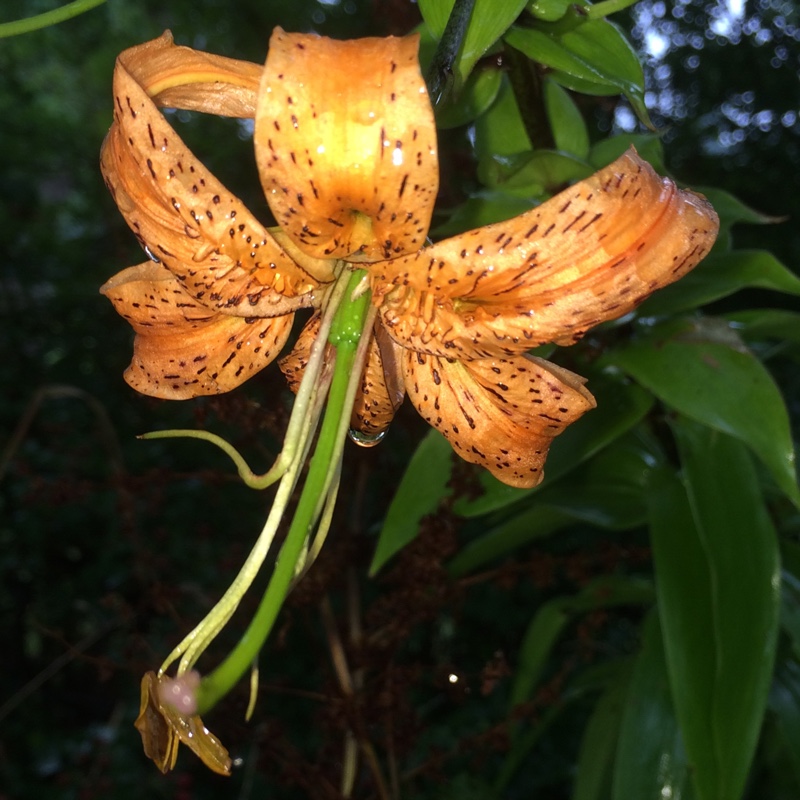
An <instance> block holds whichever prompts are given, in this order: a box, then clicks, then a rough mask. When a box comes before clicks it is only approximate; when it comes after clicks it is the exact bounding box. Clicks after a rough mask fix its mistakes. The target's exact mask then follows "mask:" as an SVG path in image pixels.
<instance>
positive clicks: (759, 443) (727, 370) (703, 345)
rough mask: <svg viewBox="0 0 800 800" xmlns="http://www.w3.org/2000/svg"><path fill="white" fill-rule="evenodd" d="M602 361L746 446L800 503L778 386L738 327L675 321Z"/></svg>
mask: <svg viewBox="0 0 800 800" xmlns="http://www.w3.org/2000/svg"><path fill="white" fill-rule="evenodd" d="M604 358H605V359H606V360H607V361H608V362H610V363H613V364H615V365H616V366H619V367H621V368H622V369H623V370H625V371H626V372H628V373H629V374H630V375H631V376H632V377H633V378H634V379H635V380H637V381H638V382H639V383H641V384H642V385H643V386H645V387H646V388H648V389H649V390H650V391H652V392H653V394H655V395H656V396H657V397H658V398H659V399H660V400H662V401H663V402H664V403H665V404H666V405H667V406H670V407H671V408H674V409H675V410H677V411H680V412H681V413H683V414H686V416H688V417H691V418H692V419H694V420H697V421H698V422H701V423H703V424H705V425H709V426H710V427H712V428H715V429H716V430H719V431H723V432H725V433H729V434H731V435H732V436H735V437H737V438H739V439H741V440H742V441H743V442H745V443H747V444H748V445H749V446H750V447H751V448H752V449H753V451H754V452H755V453H756V454H757V455H758V457H759V458H760V459H761V460H762V461H763V462H764V464H765V465H766V466H767V467H768V468H769V470H770V472H771V474H772V476H773V478H774V479H775V482H776V483H777V484H778V486H779V487H780V488H781V490H782V491H783V492H784V493H785V494H786V495H787V496H788V497H789V498H790V499H791V500H792V501H793V502H794V503H795V504H796V505H800V490H798V486H797V478H796V475H795V460H794V449H793V444H792V436H791V430H790V427H789V416H788V413H787V411H786V406H785V405H784V402H783V398H782V397H781V393H780V390H779V389H778V387H777V386H776V385H775V382H774V381H773V379H772V376H771V375H770V374H769V372H768V371H767V370H766V369H765V368H764V366H763V365H762V364H761V362H760V361H759V360H758V359H757V358H756V357H755V356H754V355H752V354H751V353H749V352H747V351H746V350H743V349H742V348H741V347H740V346H738V345H737V342H736V337H735V332H734V331H732V330H730V329H728V330H727V332H726V329H725V328H720V326H719V325H718V324H717V323H714V322H712V323H709V322H708V321H703V320H696V321H693V320H674V321H672V322H669V323H665V324H663V325H659V326H656V327H655V328H653V329H652V330H651V331H649V332H648V334H647V335H646V336H642V337H641V338H639V339H638V340H636V341H635V342H634V343H632V344H631V345H629V346H628V347H625V348H623V349H620V350H616V351H613V352H609V353H608V354H606V356H605V357H604Z"/></svg>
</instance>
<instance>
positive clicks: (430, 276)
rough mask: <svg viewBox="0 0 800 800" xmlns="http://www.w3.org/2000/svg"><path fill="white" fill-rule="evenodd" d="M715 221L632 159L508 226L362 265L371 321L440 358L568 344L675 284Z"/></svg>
mask: <svg viewBox="0 0 800 800" xmlns="http://www.w3.org/2000/svg"><path fill="white" fill-rule="evenodd" d="M718 227H719V222H718V219H717V215H716V213H715V212H714V210H713V208H712V207H711V205H710V204H709V203H708V202H707V201H706V200H705V198H703V197H702V196H700V195H697V194H694V193H692V192H689V191H684V190H680V189H678V188H677V187H676V186H675V184H674V183H673V182H672V181H671V180H669V179H668V178H661V177H659V176H658V175H657V174H656V173H655V172H654V171H653V169H652V167H651V166H650V165H649V164H648V163H647V162H646V161H643V160H642V159H641V158H640V157H639V156H638V155H637V154H636V152H635V151H634V150H629V151H628V152H627V153H626V154H625V155H623V156H622V157H621V158H619V159H617V161H615V162H614V163H613V164H611V165H610V166H608V167H606V168H605V169H602V170H600V171H599V172H597V173H596V174H594V175H592V176H591V177H590V178H588V179H586V180H584V181H581V182H580V183H577V184H576V185H574V186H572V187H571V188H569V189H566V190H565V191H563V192H561V193H560V194H558V195H557V196H556V197H553V198H552V199H550V200H548V201H547V202H546V203H544V204H542V205H541V206H539V207H538V208H535V209H533V210H532V211H529V212H527V213H525V214H522V215H521V216H518V217H516V218H515V219H512V220H509V221H507V222H501V223H497V224H494V225H489V226H486V227H484V228H479V229H477V230H473V231H469V232H467V233H464V234H462V235H461V236H458V237H455V238H452V239H447V240H445V241H443V242H440V243H438V244H435V245H433V246H432V247H429V248H426V249H425V250H423V251H421V252H419V253H416V254H414V255H411V256H405V257H401V258H397V259H394V260H393V261H389V262H383V263H378V264H374V265H370V267H369V269H370V271H371V273H372V285H373V292H374V294H376V295H377V296H378V297H380V296H384V300H383V305H382V308H381V314H382V317H383V321H384V323H385V324H386V326H387V329H388V331H389V333H390V334H391V335H392V337H393V338H394V339H395V340H396V341H397V342H399V343H400V344H401V345H403V346H405V347H410V348H412V349H416V350H420V351H422V352H426V353H434V354H436V355H440V356H449V357H460V358H482V357H486V356H489V355H501V354H509V355H511V354H517V353H521V352H524V351H525V350H528V349H530V348H531V347H534V346H536V345H539V344H542V343H545V342H557V343H559V344H571V343H572V342H575V341H577V340H578V339H579V338H580V337H581V336H582V335H583V334H584V333H585V332H586V331H587V330H588V329H589V328H592V327H593V326H595V325H597V324H599V323H601V322H604V321H606V320H609V319H615V318H617V317H620V316H622V315H624V314H626V313H628V312H629V311H631V310H632V309H634V308H635V307H636V306H637V305H638V304H639V303H641V302H642V301H643V300H644V299H645V298H647V297H648V296H649V295H650V294H651V293H652V292H654V291H656V290H657V289H659V288H661V287H663V286H666V285H667V284H669V283H672V282H673V281H676V280H678V279H679V278H681V277H682V276H683V275H685V274H686V273H687V272H688V271H689V270H691V269H692V268H693V267H694V266H696V265H697V263H698V262H699V261H700V260H701V259H702V258H703V257H704V256H705V255H706V253H707V252H708V251H709V249H710V248H711V245H712V244H713V242H714V239H715V238H716V234H717V230H718Z"/></svg>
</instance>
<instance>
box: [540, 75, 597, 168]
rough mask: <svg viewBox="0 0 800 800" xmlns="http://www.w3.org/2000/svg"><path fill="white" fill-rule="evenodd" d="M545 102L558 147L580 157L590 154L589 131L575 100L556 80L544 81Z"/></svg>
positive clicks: (583, 157) (584, 157)
mask: <svg viewBox="0 0 800 800" xmlns="http://www.w3.org/2000/svg"><path fill="white" fill-rule="evenodd" d="M544 104H545V108H546V110H547V118H548V120H549V121H550V130H551V131H552V132H553V138H554V140H555V143H556V147H557V148H558V149H559V150H562V151H563V152H565V153H570V154H571V155H573V156H577V157H578V158H580V159H584V160H585V159H586V158H587V156H588V155H589V131H588V130H587V128H586V123H585V122H584V120H583V115H582V114H581V112H580V109H579V108H578V106H577V105H575V101H574V100H573V99H572V98H571V97H570V96H569V94H568V93H567V92H565V91H564V89H562V88H561V87H560V86H559V85H558V84H557V83H556V82H555V81H552V80H547V79H546V80H545V81H544Z"/></svg>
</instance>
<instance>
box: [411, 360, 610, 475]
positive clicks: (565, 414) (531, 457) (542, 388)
mask: <svg viewBox="0 0 800 800" xmlns="http://www.w3.org/2000/svg"><path fill="white" fill-rule="evenodd" d="M404 375H405V383H406V391H407V393H408V397H409V399H410V400H411V402H412V403H413V404H414V406H415V407H416V409H417V411H419V413H420V414H421V415H422V417H423V418H424V419H425V420H426V421H427V422H428V423H430V424H431V425H432V426H433V427H434V428H436V429H437V430H438V431H439V432H440V433H441V434H442V435H443V436H444V437H445V438H446V439H447V440H448V441H449V442H450V444H451V445H452V447H453V449H454V450H455V451H456V453H458V455H460V456H461V457H462V458H464V459H465V460H466V461H469V462H471V463H473V464H479V465H481V466H483V467H485V468H486V469H488V470H489V472H491V473H492V474H493V475H494V476H495V477H496V478H497V479H498V480H501V481H503V483H507V484H508V485H509V486H516V487H519V488H530V487H532V486H536V485H537V484H538V483H539V482H540V481H541V480H542V477H543V474H544V473H543V466H544V462H545V459H546V457H547V451H548V449H549V447H550V443H551V441H552V439H553V437H554V436H557V435H558V434H559V433H561V431H563V430H564V428H566V427H567V425H569V424H570V423H571V422H574V421H575V420H576V419H578V417H580V416H581V415H582V414H583V413H584V412H585V411H587V410H589V409H590V408H593V407H594V405H595V402H594V398H593V397H592V395H591V394H590V393H589V392H588V391H587V390H586V389H585V388H584V386H583V383H584V380H583V378H581V377H580V376H578V375H575V374H574V373H572V372H570V371H569V370H566V369H563V368H561V367H557V366H556V365H555V364H551V363H549V362H547V361H544V360H543V359H540V358H534V357H532V356H524V355H523V356H517V357H514V358H509V359H503V358H495V359H485V360H482V361H470V362H459V361H449V360H447V359H445V358H438V357H436V356H431V355H425V354H423V353H413V352H406V354H405V356H404Z"/></svg>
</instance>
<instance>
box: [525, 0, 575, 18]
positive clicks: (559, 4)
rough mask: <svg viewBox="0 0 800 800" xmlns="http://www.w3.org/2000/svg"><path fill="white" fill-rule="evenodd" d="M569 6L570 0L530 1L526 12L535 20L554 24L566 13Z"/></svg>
mask: <svg viewBox="0 0 800 800" xmlns="http://www.w3.org/2000/svg"><path fill="white" fill-rule="evenodd" d="M571 5H572V3H571V2H570V0H531V2H529V3H528V11H529V12H530V13H531V14H532V15H533V16H534V17H536V18H537V19H541V20H544V21H545V22H555V21H556V20H559V19H561V18H562V17H563V16H564V14H566V13H567V10H568V9H569V7H570V6H571Z"/></svg>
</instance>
